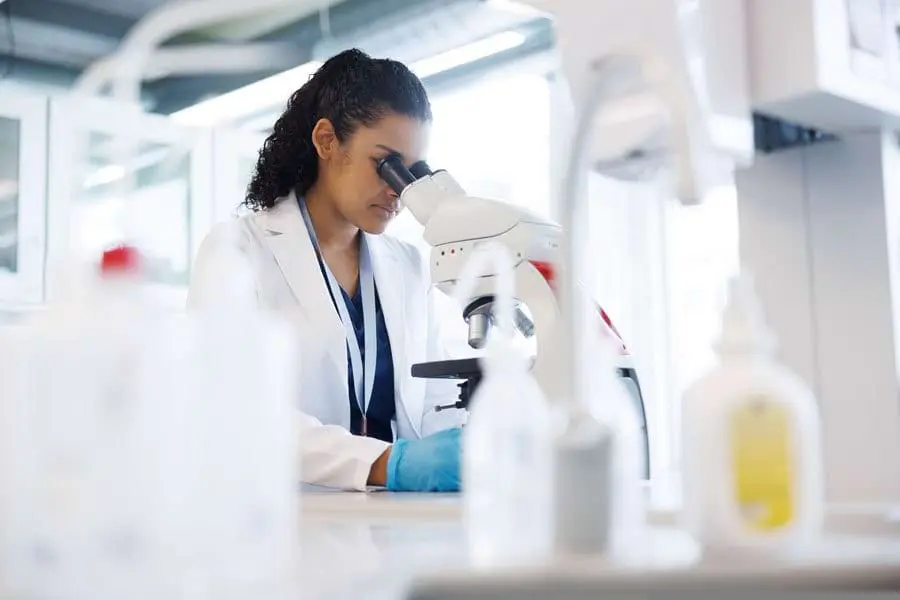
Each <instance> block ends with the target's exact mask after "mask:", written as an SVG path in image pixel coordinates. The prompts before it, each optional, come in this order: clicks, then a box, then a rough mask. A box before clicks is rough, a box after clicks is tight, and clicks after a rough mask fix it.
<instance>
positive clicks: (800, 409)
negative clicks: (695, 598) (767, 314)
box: [681, 274, 824, 557]
mask: <svg viewBox="0 0 900 600" xmlns="http://www.w3.org/2000/svg"><path fill="white" fill-rule="evenodd" d="M715 349H716V353H717V355H718V364H717V365H716V366H715V367H714V368H713V369H712V370H711V371H710V372H708V373H707V374H706V375H704V376H703V377H701V378H700V379H699V380H698V381H696V382H695V383H694V384H693V385H692V386H691V387H690V388H689V389H688V390H687V391H686V392H685V394H684V399H683V405H682V417H681V420H682V434H681V436H682V448H683V450H682V466H683V491H684V500H683V501H684V509H683V518H684V526H685V528H686V529H687V531H688V532H690V533H691V534H692V535H693V536H694V537H695V539H696V540H697V541H698V542H699V543H700V545H701V546H702V547H703V549H704V554H705V556H707V557H710V556H712V557H715V556H717V555H719V556H731V555H733V554H747V553H750V554H753V555H755V556H757V557H771V556H774V555H777V554H778V553H779V551H782V550H784V551H791V550H793V549H796V548H798V547H800V546H802V545H803V544H805V543H808V542H810V541H812V540H814V539H815V537H816V536H817V535H818V534H819V532H820V531H821V527H822V519H823V502H824V500H823V495H824V494H823V486H822V477H823V475H822V455H821V441H820V422H819V415H818V410H817V405H816V401H815V398H814V397H813V394H812V393H811V391H810V390H809V388H808V387H807V386H806V385H805V384H804V383H803V381H801V380H800V379H799V378H798V377H797V376H795V375H794V374H792V373H791V372H789V371H788V370H787V369H786V368H785V367H783V366H781V365H779V364H778V363H777V362H776V361H775V358H774V349H775V339H774V336H773V335H772V334H771V333H770V332H769V331H768V330H767V328H766V326H765V323H764V319H763V314H762V309H761V306H760V303H759V300H758V298H757V297H756V294H755V291H754V289H753V283H752V280H751V278H750V277H749V276H748V275H746V274H745V275H741V276H739V277H736V278H734V279H733V280H732V281H731V282H730V284H729V290H728V301H727V305H726V308H725V311H724V314H723V317H722V329H721V334H720V336H719V339H718V341H717V342H716V346H715Z"/></svg>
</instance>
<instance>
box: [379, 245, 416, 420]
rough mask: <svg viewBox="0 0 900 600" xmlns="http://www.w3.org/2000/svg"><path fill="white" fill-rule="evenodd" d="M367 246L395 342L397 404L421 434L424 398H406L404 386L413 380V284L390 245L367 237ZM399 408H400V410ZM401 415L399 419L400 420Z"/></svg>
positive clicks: (384, 312) (386, 319)
mask: <svg viewBox="0 0 900 600" xmlns="http://www.w3.org/2000/svg"><path fill="white" fill-rule="evenodd" d="M366 243H367V244H368V247H369V251H370V252H371V256H372V268H373V270H374V271H375V285H376V287H377V288H378V297H379V299H380V300H381V311H382V313H383V314H384V324H385V326H386V327H387V331H388V337H389V338H390V341H391V356H392V357H393V363H394V390H395V392H396V401H397V402H398V403H402V405H403V409H404V411H405V412H406V416H407V417H408V419H409V421H410V425H411V426H412V428H413V430H415V431H416V433H419V422H420V421H421V417H422V406H423V398H420V397H418V396H416V395H414V394H405V393H404V388H405V387H406V386H405V385H404V383H405V382H406V380H407V379H408V378H409V377H410V373H409V368H410V367H409V364H408V361H407V360H406V354H407V348H406V346H407V340H406V335H407V323H406V320H405V318H404V314H405V313H406V307H405V302H406V296H407V294H408V287H409V285H410V282H409V281H408V278H407V277H406V273H404V271H403V269H402V268H401V265H400V264H399V262H398V260H397V256H396V255H395V254H394V253H393V252H391V249H390V248H388V247H387V243H386V242H385V241H384V240H383V239H381V238H380V237H379V236H374V235H368V234H366ZM398 408H399V407H398ZM399 416H400V415H399V411H398V418H399Z"/></svg>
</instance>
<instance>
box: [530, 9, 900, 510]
mask: <svg viewBox="0 0 900 600" xmlns="http://www.w3.org/2000/svg"><path fill="white" fill-rule="evenodd" d="M523 1H524V2H525V3H527V4H533V5H534V6H535V7H537V8H539V9H542V10H545V11H547V12H548V13H550V14H552V15H553V18H554V23H555V27H556V31H557V39H558V40H559V47H560V51H561V54H560V55H561V58H562V65H563V68H564V70H565V72H566V76H567V79H568V84H569V88H570V90H571V92H572V94H571V95H572V100H573V105H574V108H577V109H578V110H579V111H580V112H582V113H584V118H582V119H580V120H579V121H578V122H577V123H578V125H576V126H575V127H573V129H572V131H573V132H581V133H582V134H584V135H585V136H586V138H588V137H589V138H590V140H589V141H588V139H585V141H584V145H585V156H584V160H583V161H582V165H583V166H584V167H585V168H583V169H582V170H581V172H582V173H584V172H586V167H587V166H591V167H593V168H595V169H598V170H599V171H600V172H602V173H605V174H607V175H610V176H613V177H616V176H618V177H622V178H626V177H630V178H644V179H646V178H648V177H650V176H653V175H654V173H657V172H658V170H659V167H660V166H661V165H664V164H665V163H666V162H669V163H671V164H672V165H673V166H674V167H675V169H674V177H675V179H676V180H677V181H676V183H677V185H676V189H677V190H678V193H677V196H678V197H679V199H681V200H682V201H684V200H686V199H687V200H690V201H695V200H696V199H698V198H701V197H702V196H703V190H704V189H709V188H710V187H711V186H712V187H714V186H716V185H719V184H721V185H729V186H731V185H734V186H735V187H736V190H737V201H738V206H739V214H740V218H739V220H738V225H739V228H740V229H739V233H740V235H739V243H740V254H741V263H742V264H743V265H744V266H745V267H747V268H748V269H750V270H751V271H752V272H753V275H754V279H755V281H756V289H757V292H758V294H759V296H760V299H761V301H762V304H763V306H764V308H765V310H766V314H767V316H768V321H769V323H770V325H771V326H772V328H773V330H774V332H775V334H776V335H777V336H778V339H779V352H778V358H779V360H780V361H782V362H783V363H784V364H785V366H787V367H788V368H790V369H791V370H792V371H794V372H795V373H797V374H798V375H799V376H800V377H801V378H803V379H804V380H805V381H806V382H807V383H808V384H809V385H810V387H811V388H812V389H814V390H815V391H816V396H817V399H818V402H819V406H820V411H821V412H820V414H821V418H822V438H823V452H824V455H825V458H824V471H825V488H826V498H827V500H828V501H829V502H895V503H896V502H900V417H898V413H897V402H896V399H897V397H898V394H900V383H898V382H900V379H898V373H900V363H898V361H897V357H898V356H900V353H898V351H897V349H898V347H900V329H898V327H897V323H898V318H897V306H898V303H897V296H898V292H897V290H898V285H897V282H898V276H900V275H898V272H900V271H898V269H897V264H898V247H900V246H898V244H897V239H898V232H897V228H896V219H895V216H894V215H895V214H896V213H897V206H896V202H897V200H896V199H897V198H898V197H900V195H898V193H897V186H898V180H897V178H896V177H895V176H894V175H893V174H894V173H896V172H897V166H896V165H897V164H898V163H900V149H898V146H897V143H896V136H895V134H894V133H893V132H894V130H896V129H897V127H898V125H900V47H898V44H897V34H896V11H893V10H891V9H889V3H885V2H880V3H875V2H873V3H867V2H862V3H851V2H839V1H834V2H819V1H817V0H800V1H798V2H793V3H791V4H790V5H787V4H785V3H784V2H779V1H778V0H754V1H753V2H739V1H730V0H725V1H719V0H700V1H699V2H678V1H676V0H665V1H660V2H647V3H639V4H633V3H631V4H629V5H628V9H627V10H625V9H623V8H622V6H623V5H621V4H620V3H616V2H595V3H592V4H591V5H590V7H589V8H588V7H585V6H582V5H574V4H572V3H566V2H554V1H553V0H523ZM851 4H852V5H853V6H852V7H851V6H850V5H851ZM788 6H789V9H790V10H789V12H785V10H786V7H788ZM639 7H646V10H645V9H644V8H639ZM873 19H874V20H879V19H880V20H881V22H880V23H879V27H873V26H872V22H873ZM682 27H683V31H684V35H680V33H679V31H678V30H679V29H681V28H682ZM689 30H690V31H689ZM861 30H865V34H866V37H867V38H871V36H874V35H880V36H881V37H882V39H883V42H882V43H879V44H877V46H879V47H880V48H882V49H883V50H884V51H883V52H881V53H878V52H875V53H873V52H870V51H869V50H867V48H869V49H871V48H872V47H874V46H873V44H870V43H866V44H865V45H864V46H865V47H860V44H859V41H860V40H859V33H860V32H861ZM876 30H879V31H877V32H876ZM786 39H791V40H793V42H794V44H792V46H791V47H787V46H785V45H784V44H783V43H782V42H783V41H784V40H786ZM625 57H631V58H630V59H627V58H625ZM629 64H630V67H629ZM638 64H643V67H642V68H638V67H637V65H638ZM617 65H618V66H619V67H621V68H616V66H617ZM642 79H643V80H644V84H643V85H641V84H640V83H639V82H640V81H641V80H642ZM593 84H597V85H596V90H595V91H596V92H597V94H596V96H597V97H596V98H595V100H596V104H597V105H598V106H597V108H598V110H596V111H589V110H587V108H586V107H587V105H588V104H590V102H589V90H590V89H591V88H592V86H593ZM663 99H665V100H663ZM588 114H592V116H591V117H588V116H587V115H588ZM679 115H681V116H679ZM751 119H752V120H751ZM588 123H590V124H591V125H590V126H588ZM751 123H752V126H751ZM579 127H581V129H579ZM595 131H596V132H597V133H596V134H595V135H591V133H592V132H595ZM601 131H602V134H600V133H599V132H601ZM679 131H680V133H679ZM667 133H668V134H671V135H666V134H667ZM588 146H589V148H588ZM754 146H755V149H756V150H757V153H756V154H753V149H754ZM704 148H705V149H706V150H704ZM707 150H708V151H707ZM709 151H711V152H709ZM751 158H752V161H751V160H749V159H751ZM729 163H730V164H732V165H734V166H737V167H739V168H738V169H737V171H736V172H735V173H734V176H733V181H729V180H731V179H732V175H731V173H730V171H732V169H731V168H730V167H729ZM619 167H622V168H619ZM624 167H628V168H624ZM692 188H693V190H692ZM563 201H566V200H565V196H564V197H563ZM582 216H583V215H580V214H579V215H576V216H574V217H573V219H572V222H571V223H570V222H564V223H563V225H564V227H566V226H568V225H570V224H574V225H575V226H576V227H577V226H578V225H579V224H580V223H581V222H582V220H583V219H582ZM569 233H570V235H572V234H574V238H573V237H567V240H571V239H574V241H577V240H578V239H579V234H578V231H577V230H575V231H574V232H571V231H570V232H569ZM848 248H853V249H854V251H853V252H847V249H848ZM577 249H579V248H578V247H577V245H576V250H577ZM574 259H577V257H573V260H574ZM861 349H865V351H861ZM872 457H878V459H877V460H872Z"/></svg>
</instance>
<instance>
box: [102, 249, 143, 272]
mask: <svg viewBox="0 0 900 600" xmlns="http://www.w3.org/2000/svg"><path fill="white" fill-rule="evenodd" d="M140 269H141V253H140V252H139V251H138V249H137V248H135V247H134V246H128V245H124V244H123V245H121V246H116V247H114V248H110V249H108V250H105V251H104V252H103V256H102V258H101V259H100V272H101V273H103V274H104V275H111V274H120V273H137V272H138V271H140Z"/></svg>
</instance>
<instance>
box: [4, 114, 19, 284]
mask: <svg viewBox="0 0 900 600" xmlns="http://www.w3.org/2000/svg"><path fill="white" fill-rule="evenodd" d="M20 136H21V128H20V123H19V121H18V120H16V119H9V118H6V117H0V273H4V272H6V273H17V272H18V270H19V153H20V151H21V140H20Z"/></svg>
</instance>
